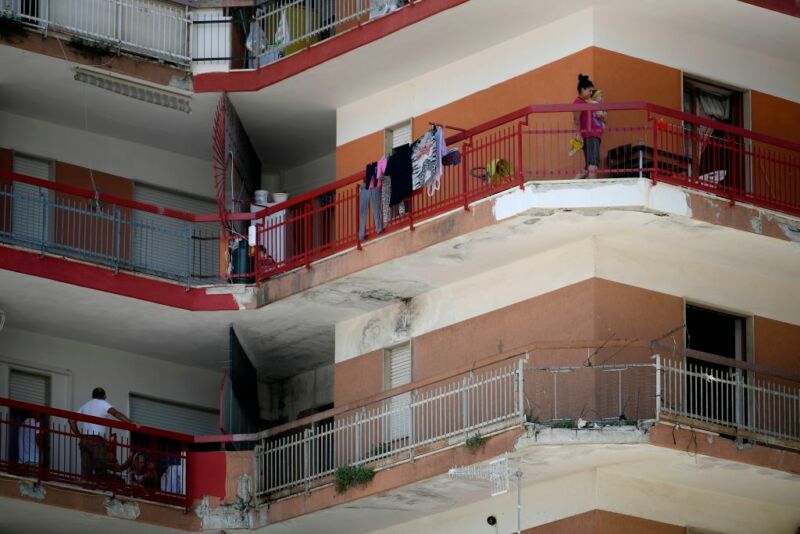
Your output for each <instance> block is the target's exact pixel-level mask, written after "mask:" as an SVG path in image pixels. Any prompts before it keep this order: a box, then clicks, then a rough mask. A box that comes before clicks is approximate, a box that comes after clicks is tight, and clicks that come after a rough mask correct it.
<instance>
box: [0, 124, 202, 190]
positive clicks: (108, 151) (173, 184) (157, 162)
mask: <svg viewBox="0 0 800 534" xmlns="http://www.w3.org/2000/svg"><path fill="white" fill-rule="evenodd" d="M0 147H3V148H9V149H12V150H16V151H19V152H23V153H26V154H30V155H34V156H40V157H43V158H49V159H54V160H58V161H63V162H66V163H71V164H73V165H80V166H82V167H89V168H92V169H94V170H97V171H101V172H107V173H109V174H113V175H116V176H120V177H122V178H128V179H131V180H136V181H137V182H143V183H147V184H153V185H158V186H160V187H164V188H168V189H174V190H176V191H184V192H187V193H191V194H193V195H196V196H202V197H207V198H214V196H215V195H214V179H213V177H214V174H213V166H212V163H211V161H210V160H208V161H206V160H202V159H198V158H193V157H190V156H184V155H181V154H176V153H174V152H169V151H166V150H161V149H158V148H153V147H150V146H146V145H141V144H138V143H132V142H130V141H123V140H121V139H117V138H114V137H110V136H106V135H100V134H95V133H90V132H86V131H84V130H78V129H74V128H68V127H65V126H61V125H59V124H55V123H50V122H45V121H41V120H38V119H32V118H28V117H23V116H20V115H13V114H11V113H6V112H2V111H0Z"/></svg>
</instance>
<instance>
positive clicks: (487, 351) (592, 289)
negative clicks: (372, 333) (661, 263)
mask: <svg viewBox="0 0 800 534" xmlns="http://www.w3.org/2000/svg"><path fill="white" fill-rule="evenodd" d="M683 321H684V300H683V299H682V298H680V297H675V296H671V295H666V294H663V293H658V292H655V291H650V290H646V289H642V288H638V287H634V286H629V285H625V284H620V283H617V282H611V281H608V280H603V279H599V278H594V279H591V280H585V281H583V282H579V283H577V284H573V285H571V286H567V287H564V288H562V289H559V290H556V291H553V292H551V293H547V294H545V295H541V296H539V297H536V298H533V299H529V300H527V301H524V302H520V303H517V304H514V305H512V306H508V307H506V308H502V309H500V310H495V311H492V312H489V313H486V314H483V315H480V316H477V317H474V318H472V319H468V320H466V321H463V322H460V323H458V324H455V325H452V326H448V327H445V328H440V329H438V330H434V331H432V332H429V333H426V334H423V335H421V336H418V337H416V338H414V339H413V340H412V347H413V367H412V369H413V380H414V381H419V380H424V379H426V378H429V377H431V376H434V375H437V374H441V373H446V372H447V371H449V370H451V369H455V368H457V367H460V366H463V365H467V364H469V363H471V362H474V361H477V360H482V359H484V358H487V357H489V356H492V355H494V354H499V353H502V352H505V351H509V350H513V349H515V348H517V347H523V346H525V345H529V344H532V343H536V342H544V341H548V342H565V343H567V342H570V341H579V340H592V339H594V340H598V341H600V340H605V339H614V340H627V341H630V342H631V343H630V345H629V346H627V347H616V346H613V347H612V346H609V347H605V348H600V349H598V350H597V351H596V352H595V351H593V352H594V354H593V356H592V362H593V363H595V364H600V363H608V362H611V363H631V362H649V361H650V356H651V355H652V353H651V350H650V348H649V343H650V341H651V340H654V339H660V338H663V336H664V335H665V334H666V333H668V332H670V331H672V330H674V329H677V330H676V332H675V334H674V336H672V337H670V338H664V339H663V341H664V342H666V343H670V342H672V339H673V338H674V340H675V341H676V342H677V343H678V347H682V346H683V330H681V329H680V326H681V325H682V324H683ZM754 330H755V354H756V356H755V361H756V363H758V364H761V365H765V366H770V367H776V368H779V369H786V370H791V371H793V372H797V373H800V351H798V349H797V347H800V326H798V325H792V324H788V323H782V322H779V321H773V320H770V319H765V318H763V317H756V318H755V324H754ZM586 357H587V353H586V350H585V349H580V350H575V349H572V350H565V349H562V350H549V351H547V350H539V351H536V352H535V353H534V354H532V356H531V358H532V364H533V365H535V366H546V365H575V364H581V363H583V362H584V361H585V359H586ZM593 379H594V378H593V377H589V376H587V378H586V380H588V381H589V382H587V383H585V384H584V385H585V386H586V387H587V388H590V387H593V384H594V382H592V380H593ZM540 385H541V384H536V383H534V381H530V382H529V383H528V384H527V385H526V390H527V389H528V386H530V387H532V388H534V389H536V388H537V387H539V386H540ZM545 386H547V387H549V385H547V384H545ZM382 388H383V351H374V352H370V353H367V354H364V355H362V356H358V357H356V358H352V359H350V360H346V361H344V362H341V363H337V364H336V366H335V381H334V402H335V404H336V405H338V406H341V405H343V404H347V403H350V402H354V401H357V400H359V399H362V398H366V397H369V396H372V395H375V394H377V393H380V392H381V391H382ZM600 389H602V388H600V387H598V390H597V395H598V405H600V404H601V403H600V402H599V396H601V395H604V392H603V391H600ZM631 394H632V395H634V394H635V392H632V393H631ZM637 402H638V401H637ZM615 406H616V404H615ZM652 408H653V407H652V406H650V404H649V403H647V402H644V401H642V402H638V404H637V406H636V407H635V409H636V412H637V415H646V414H647V413H648V412H649V411H650V410H651V409H652ZM628 411H631V410H628ZM542 412H543V415H544V414H546V413H547V412H548V409H547V407H546V406H543V407H542ZM632 414H633V412H631V413H630V414H626V415H632Z"/></svg>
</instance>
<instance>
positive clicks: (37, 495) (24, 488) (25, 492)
mask: <svg viewBox="0 0 800 534" xmlns="http://www.w3.org/2000/svg"><path fill="white" fill-rule="evenodd" d="M19 494H20V495H22V496H23V497H30V498H31V499H36V500H39V501H41V500H44V498H45V496H46V495H47V490H45V489H44V486H42V485H40V484H37V483H36V482H28V481H27V480H23V481H20V483H19Z"/></svg>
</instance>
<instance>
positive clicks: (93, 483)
mask: <svg viewBox="0 0 800 534" xmlns="http://www.w3.org/2000/svg"><path fill="white" fill-rule="evenodd" d="M0 414H2V415H0V471H2V472H5V473H9V474H12V475H17V476H21V477H26V478H34V479H36V480H37V481H48V482H60V483H66V484H70V485H76V486H80V487H83V488H87V489H93V490H100V491H106V492H111V493H112V494H113V495H126V496H130V497H136V498H141V499H147V500H151V501H155V502H160V503H164V504H171V505H177V506H183V507H186V508H188V507H189V505H190V503H189V500H188V499H189V498H188V494H187V491H186V488H187V472H188V469H187V466H188V463H189V458H190V455H189V454H188V451H189V445H190V444H191V443H192V441H193V440H194V437H193V436H189V435H187V434H179V433H176V432H168V431H164V430H158V429H155V428H149V427H142V426H139V425H135V424H128V423H123V422H120V421H115V420H112V419H103V418H100V417H91V416H86V415H81V414H78V413H75V412H69V411H66V410H59V409H56V408H49V407H46V406H39V405H36V404H28V403H25V402H19V401H14V400H10V399H5V398H0ZM69 421H75V422H77V423H78V425H80V424H81V423H94V424H97V425H103V426H104V427H106V428H107V439H100V438H99V437H96V436H91V437H90V436H85V435H83V436H80V435H77V434H76V433H75V432H74V431H73V430H72V428H71V425H70V423H69Z"/></svg>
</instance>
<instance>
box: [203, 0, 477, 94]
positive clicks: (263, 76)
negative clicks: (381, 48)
mask: <svg viewBox="0 0 800 534" xmlns="http://www.w3.org/2000/svg"><path fill="white" fill-rule="evenodd" d="M467 1H468V0H424V1H422V2H420V3H418V4H409V5H407V6H405V7H403V8H402V9H399V10H397V11H395V12H394V13H391V14H389V15H386V16H384V17H381V18H379V19H376V20H374V21H371V22H369V23H365V24H363V25H360V26H358V27H356V28H353V29H350V30H348V31H346V32H344V33H342V34H341V35H337V36H334V37H331V38H330V39H327V40H325V41H322V42H321V43H319V44H316V45H314V46H311V47H308V48H306V49H305V50H302V51H300V52H297V53H295V54H292V55H291V56H289V57H287V58H284V59H282V60H280V61H277V62H275V63H271V64H270V65H267V66H264V67H261V68H259V69H255V70H245V71H234V72H209V73H205V74H197V75H195V76H194V78H193V84H194V91H195V92H196V93H216V92H221V91H229V92H235V91H258V90H259V89H263V88H264V87H268V86H270V85H273V84H275V83H278V82H280V81H282V80H285V79H286V78H289V77H291V76H294V75H296V74H299V73H301V72H303V71H305V70H308V69H310V68H313V67H316V66H317V65H320V64H322V63H324V62H326V61H328V60H330V59H333V58H335V57H339V56H341V55H343V54H346V53H347V52H350V51H351V50H355V49H356V48H359V47H361V46H364V45H366V44H369V43H371V42H372V41H376V40H378V39H380V38H382V37H386V36H387V35H390V34H392V33H394V32H396V31H399V30H402V29H403V28H406V27H408V26H411V25H412V24H416V23H417V22H420V21H422V20H424V19H426V18H428V17H431V16H433V15H437V14H439V13H441V12H443V11H447V10H448V9H451V8H453V7H456V6H458V5H461V4H463V3H465V2H467Z"/></svg>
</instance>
